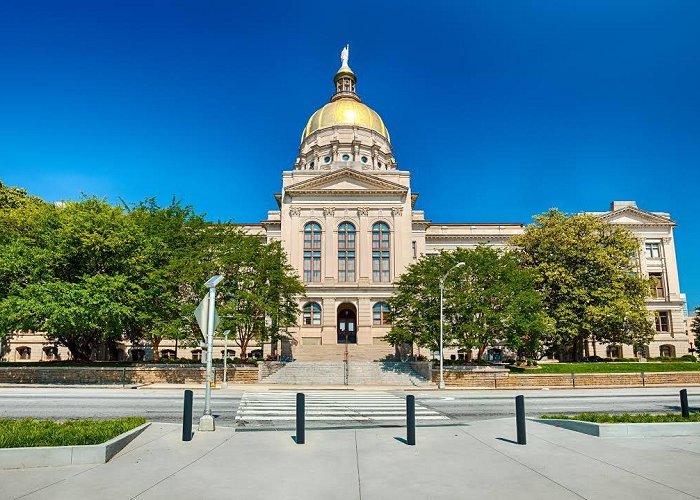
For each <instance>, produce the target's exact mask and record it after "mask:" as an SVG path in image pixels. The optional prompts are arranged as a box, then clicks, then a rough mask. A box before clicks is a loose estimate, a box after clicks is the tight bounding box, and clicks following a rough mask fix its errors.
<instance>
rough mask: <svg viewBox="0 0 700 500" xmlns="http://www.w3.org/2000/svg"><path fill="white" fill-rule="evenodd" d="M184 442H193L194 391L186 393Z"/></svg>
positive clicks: (183, 427) (183, 419)
mask: <svg viewBox="0 0 700 500" xmlns="http://www.w3.org/2000/svg"><path fill="white" fill-rule="evenodd" d="M182 440H183V441H192V391H190V390H186V391H185V409H184V410H183V412H182Z"/></svg>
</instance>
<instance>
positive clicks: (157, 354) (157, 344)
mask: <svg viewBox="0 0 700 500" xmlns="http://www.w3.org/2000/svg"><path fill="white" fill-rule="evenodd" d="M162 341H163V337H153V339H152V340H151V345H152V346H153V361H155V362H156V363H157V362H158V361H160V350H159V349H158V348H159V347H160V343H161V342H162Z"/></svg>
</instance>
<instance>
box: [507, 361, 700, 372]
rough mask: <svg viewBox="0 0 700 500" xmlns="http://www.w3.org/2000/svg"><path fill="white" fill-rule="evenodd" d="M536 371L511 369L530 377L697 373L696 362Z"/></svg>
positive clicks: (555, 367) (573, 366)
mask: <svg viewBox="0 0 700 500" xmlns="http://www.w3.org/2000/svg"><path fill="white" fill-rule="evenodd" d="M539 366H540V367H539V368H537V369H531V370H524V369H522V368H511V371H512V372H514V373H528V374H532V375H538V374H545V373H639V372H697V371H700V363H698V362H695V363H693V362H687V363H683V362H671V363H663V362H661V363H655V362H649V363H542V364H540V365H539Z"/></svg>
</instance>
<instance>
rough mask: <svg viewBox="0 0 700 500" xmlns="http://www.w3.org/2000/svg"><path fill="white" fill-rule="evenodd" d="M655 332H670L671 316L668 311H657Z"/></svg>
mask: <svg viewBox="0 0 700 500" xmlns="http://www.w3.org/2000/svg"><path fill="white" fill-rule="evenodd" d="M655 319H656V331H657V332H670V331H671V328H670V326H671V315H670V313H669V312H668V311H659V312H657V313H656V318H655Z"/></svg>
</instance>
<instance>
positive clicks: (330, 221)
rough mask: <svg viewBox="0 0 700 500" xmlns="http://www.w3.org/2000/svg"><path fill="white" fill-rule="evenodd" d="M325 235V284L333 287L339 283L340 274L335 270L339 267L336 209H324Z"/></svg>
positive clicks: (323, 263)
mask: <svg viewBox="0 0 700 500" xmlns="http://www.w3.org/2000/svg"><path fill="white" fill-rule="evenodd" d="M323 216H324V226H325V227H324V230H325V231H324V234H323V242H322V243H321V246H322V247H323V257H322V273H323V279H322V281H323V283H324V284H326V285H333V284H335V282H336V281H337V276H338V272H337V271H335V268H336V267H337V265H338V252H337V251H336V250H335V246H336V245H337V242H336V241H335V240H336V239H337V238H336V232H335V231H336V220H335V208H334V207H324V209H323Z"/></svg>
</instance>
